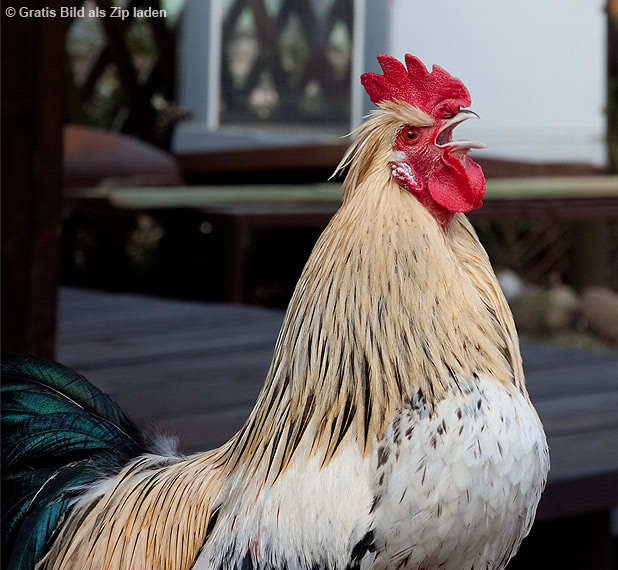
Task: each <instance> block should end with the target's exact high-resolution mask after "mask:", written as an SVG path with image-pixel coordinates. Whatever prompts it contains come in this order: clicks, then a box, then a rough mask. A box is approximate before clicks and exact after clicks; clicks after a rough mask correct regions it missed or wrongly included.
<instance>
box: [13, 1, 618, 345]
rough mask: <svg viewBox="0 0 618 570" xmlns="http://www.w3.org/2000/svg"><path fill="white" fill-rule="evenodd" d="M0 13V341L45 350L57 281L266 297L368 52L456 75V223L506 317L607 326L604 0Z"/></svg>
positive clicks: (293, 250) (351, 110)
mask: <svg viewBox="0 0 618 570" xmlns="http://www.w3.org/2000/svg"><path fill="white" fill-rule="evenodd" d="M4 4H5V5H7V6H8V5H9V4H10V3H6V2H5V3H4ZM5 8H6V6H5V7H3V13H2V18H3V22H2V26H3V28H2V31H3V33H2V198H3V211H2V216H3V245H2V264H3V271H2V287H3V289H2V292H3V329H2V330H3V346H4V347H5V348H7V349H15V348H19V349H23V348H26V349H29V350H30V349H36V350H35V351H39V352H43V353H47V354H52V353H53V343H54V331H55V300H56V291H57V287H58V285H59V284H64V285H71V286H78V287H85V288H92V289H103V290H109V291H132V292H139V293H148V294H154V295H160V296H166V297H175V298H183V299H195V300H205V301H221V300H223V301H235V302H239V301H241V302H245V303H253V304H260V305H267V306H271V307H285V305H286V303H287V301H288V299H289V297H290V295H291V292H292V289H293V287H294V284H295V282H296V279H297V278H298V275H299V273H300V271H301V269H302V266H303V264H304V262H305V260H306V258H307V256H308V254H309V252H310V250H311V248H312V246H313V244H314V242H315V240H316V238H317V236H318V235H319V233H320V231H321V229H322V228H323V227H324V225H325V223H326V221H327V220H328V217H329V216H330V214H332V212H334V211H335V209H336V207H337V203H338V194H337V188H336V182H337V181H334V182H335V187H334V189H333V188H330V187H325V186H321V185H319V184H318V183H324V182H326V181H327V179H328V177H329V176H330V174H331V173H332V171H333V170H334V168H335V166H336V165H337V163H338V161H339V160H340V158H341V157H342V156H343V153H344V152H345V149H346V147H347V145H348V144H349V143H348V139H346V138H342V137H344V136H345V135H346V134H347V133H349V132H350V131H351V130H352V129H353V128H354V127H355V126H357V125H358V124H359V123H360V122H361V121H362V117H363V116H364V115H365V114H366V113H367V112H368V111H369V110H370V109H371V104H370V102H369V100H368V98H367V97H366V95H365V94H364V92H363V90H362V88H361V86H360V83H359V81H358V77H359V75H360V74H361V73H362V72H364V71H378V69H377V63H376V60H375V55H376V54H377V53H381V52H386V53H391V54H393V55H395V56H397V57H398V58H402V57H403V55H404V54H405V53H407V52H409V53H413V54H415V55H417V56H419V57H420V58H421V59H422V60H423V61H424V62H425V63H426V64H427V65H431V64H433V63H438V64H440V65H441V66H443V67H445V68H446V69H448V70H449V71H450V72H451V73H452V74H453V75H456V76H458V77H460V78H462V79H463V81H464V82H465V83H466V85H467V86H468V87H469V89H470V91H471V93H472V98H473V105H472V108H473V109H474V110H475V111H476V112H478V113H479V115H480V116H481V118H482V120H481V121H474V122H472V121H471V122H469V124H466V125H465V126H463V127H460V128H461V134H459V133H458V134H459V136H462V137H463V136H470V137H474V138H478V139H480V140H483V141H484V142H486V143H488V145H489V148H488V149H487V150H484V151H481V152H477V153H476V154H475V159H476V160H477V161H479V162H480V163H481V164H482V166H483V167H484V171H485V174H486V176H487V178H488V181H489V182H488V193H487V201H486V208H484V209H482V210H481V211H480V212H473V213H472V215H471V217H472V219H473V221H474V224H475V226H476V228H477V231H478V232H479V235H480V236H481V239H482V241H483V243H484V245H485V247H486V248H487V250H488V252H489V254H490V256H491V258H492V261H493V263H494V266H495V267H496V269H497V270H498V272H499V274H500V276H501V280H502V283H503V285H504V287H505V290H506V291H507V294H508V296H509V300H510V301H511V303H512V307H513V309H514V311H515V315H516V318H517V321H518V325H519V327H520V330H522V332H524V333H527V334H529V335H531V336H533V337H540V338H544V339H545V338H546V339H558V341H559V342H563V343H567V344H573V343H574V344H576V345H583V346H592V347H595V348H602V349H604V348H608V347H609V348H611V347H615V346H616V344H617V343H618V331H617V330H616V327H617V323H618V316H617V315H618V313H617V311H618V308H617V305H618V300H617V299H616V293H615V291H616V290H617V289H618V222H617V218H618V213H617V205H616V201H617V199H618V198H617V196H618V185H617V183H616V178H614V177H613V174H614V173H616V169H617V167H618V1H617V0H610V1H609V2H608V3H607V4H606V3H605V0H569V1H568V2H564V1H558V0H543V1H541V2H538V1H533V0H525V1H522V2H519V3H516V4H515V3H511V5H509V6H502V5H500V6H498V5H497V4H496V3H494V2H491V1H490V0H479V1H478V2H475V3H473V4H472V5H470V4H469V3H468V4H465V5H464V4H463V3H457V4H455V3H452V2H447V1H446V0H440V1H436V2H433V3H431V6H425V5H424V6H422V7H421V6H418V5H416V3H411V2H406V1H404V0H391V1H389V2H383V3H382V2H380V3H372V2H367V1H362V0H310V1H309V0H307V1H299V0H212V1H208V0H202V1H200V0H125V1H121V0H118V1H116V0H83V1H73V2H68V1H65V2H57V1H53V0H49V1H40V2H39V1H36V0H31V1H29V2H22V3H21V5H20V7H18V8H19V10H18V12H17V14H16V15H15V16H14V17H9V16H8V15H7V13H6V10H5ZM24 10H25V11H24ZM530 180H534V181H535V182H530ZM314 184H318V187H316V191H315V192H314V193H313V197H311V196H309V197H307V194H308V193H309V194H311V191H312V188H314V186H313V185H314ZM239 185H241V187H242V192H241V193H240V194H239V193H238V191H239V187H238V186H239ZM272 188H275V189H276V190H277V192H276V194H269V193H268V192H269V191H270V189H272ZM301 190H302V192H301ZM213 192H214V193H215V194H214V195H213ZM247 192H248V193H249V194H247ZM301 194H302V196H301Z"/></svg>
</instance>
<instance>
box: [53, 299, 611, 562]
mask: <svg viewBox="0 0 618 570" xmlns="http://www.w3.org/2000/svg"><path fill="white" fill-rule="evenodd" d="M60 301H61V302H60V311H59V315H60V327H59V334H58V340H59V347H58V359H59V360H60V361H61V362H64V363H65V364H68V365H69V366H72V367H74V368H75V369H77V370H78V371H80V372H82V373H84V374H85V375H86V376H87V377H88V378H89V379H90V380H91V381H93V382H94V383H95V384H97V385H98V386H99V387H101V388H102V389H103V390H105V391H106V392H108V393H109V394H110V395H111V396H112V397H113V398H114V399H115V400H116V401H118V402H119V403H120V405H121V406H122V407H123V408H124V409H125V410H126V411H127V412H128V413H129V414H130V415H131V416H133V417H135V418H140V419H142V420H144V421H146V422H157V423H159V424H160V425H163V426H165V427H167V428H169V429H170V430H172V431H174V432H176V433H179V434H181V448H182V450H183V451H185V452H192V451H197V450H203V449H209V448H212V447H215V446H217V445H219V444H221V443H222V442H224V441H225V440H226V439H227V438H229V437H230V436H231V435H232V434H233V433H234V432H235V431H236V430H237V429H239V428H240V427H241V426H242V424H243V422H244V421H245V419H246V418H247V416H248V415H249V412H250V410H251V408H252V407H253V404H254V402H255V399H256V396H257V394H258V391H259V390H260V388H261V385H262V382H263V379H264V376H265V374H266V370H267V368H268V365H269V362H270V358H271V355H272V350H273V347H274V343H275V340H276V336H277V333H278V331H279V327H280V325H281V321H282V318H283V312H282V311H279V310H273V309H265V308H260V307H251V306H243V305H229V304H206V303H193V302H182V301H172V300H163V299H157V298H149V297H143V296H137V295H126V294H109V293H98V292H88V291H81V290H74V289H63V290H62V291H61V295H60ZM522 353H523V357H524V367H525V370H526V377H527V382H528V387H529V390H530V394H531V396H532V399H533V401H534V403H535V405H536V407H537V410H538V412H539V415H540V417H541V419H542V421H543V423H544V425H545V428H546V431H547V435H548V440H549V445H550V449H551V458H552V470H551V472H550V477H549V484H548V486H547V489H546V491H545V494H544V496H543V499H542V500H541V504H540V506H539V510H538V514H537V524H536V525H535V530H534V531H533V533H532V535H531V536H530V537H529V538H528V539H527V540H526V541H525V542H524V547H523V549H522V552H521V554H520V555H519V556H518V558H517V559H515V561H514V562H513V563H512V565H510V566H509V570H513V569H515V570H516V569H517V568H526V570H534V569H536V568H539V569H541V568H542V569H543V570H547V569H549V568H560V569H561V570H570V569H573V570H575V569H577V570H600V569H603V570H609V569H610V568H611V566H610V562H609V548H610V534H609V533H610V530H609V525H610V519H609V517H610V511H611V509H613V508H616V507H617V506H618V353H615V352H589V351H579V350H572V349H567V348H563V347H556V346H550V345H542V344H536V343H530V342H524V343H523V344H522Z"/></svg>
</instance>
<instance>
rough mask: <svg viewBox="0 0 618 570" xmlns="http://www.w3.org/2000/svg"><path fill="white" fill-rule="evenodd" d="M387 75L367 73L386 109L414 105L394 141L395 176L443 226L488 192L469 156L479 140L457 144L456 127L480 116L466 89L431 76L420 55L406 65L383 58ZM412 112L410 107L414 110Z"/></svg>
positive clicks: (367, 83)
mask: <svg viewBox="0 0 618 570" xmlns="http://www.w3.org/2000/svg"><path fill="white" fill-rule="evenodd" d="M378 61H379V63H380V66H381V67H382V71H383V73H384V74H383V75H380V74H377V73H365V74H363V75H362V76H361V82H362V84H363V86H364V87H365V89H366V91H367V93H368V94H369V97H370V98H371V100H372V101H373V102H374V103H375V104H376V105H377V106H378V107H379V108H381V109H389V108H390V109H393V108H394V107H401V106H403V107H407V108H408V109H409V108H410V107H411V108H412V109H411V110H412V111H414V113H413V114H412V115H410V116H411V117H412V120H410V121H409V122H403V123H400V124H398V125H397V127H396V129H395V132H394V133H393V135H394V140H393V141H392V152H391V154H390V157H389V159H390V163H391V171H392V175H393V177H394V179H395V181H396V182H397V184H399V185H400V186H401V187H402V188H404V189H405V190H407V191H408V192H410V193H412V194H413V195H415V196H416V197H417V198H418V199H419V200H420V201H421V203H423V204H424V205H425V206H426V207H427V208H428V209H429V211H430V212H431V213H432V214H433V215H434V216H435V217H436V218H437V219H438V220H439V221H440V222H441V223H442V224H443V225H448V221H450V219H451V218H452V216H453V214H454V213H455V212H467V211H469V210H472V209H474V208H479V207H480V206H481V204H482V198H483V194H484V192H485V178H484V177H483V172H482V170H481V167H480V166H479V165H478V164H476V163H475V162H474V161H473V160H471V159H470V158H469V157H468V152H469V151H470V149H472V148H485V145H484V144H482V143H480V142H478V141H473V140H459V141H453V140H452V133H453V129H454V128H455V127H456V126H457V125H458V124H459V123H461V122H462V121H465V120H466V119H469V118H471V117H477V115H476V114H475V113H473V112H472V111H469V110H466V109H464V107H468V106H469V105H470V102H471V100H470V94H469V93H468V90H467V89H466V87H465V85H464V84H463V83H462V82H461V81H460V80H459V79H457V78H455V77H453V76H452V75H450V74H449V73H448V72H447V71H445V70H444V69H442V68H441V67H438V66H437V65H435V66H434V67H433V69H432V70H431V72H429V71H428V70H427V68H426V67H425V66H424V65H423V63H422V62H421V61H420V60H419V59H418V58H416V57H413V56H411V55H406V58H405V61H406V65H405V66H404V65H403V64H402V63H401V62H399V61H398V60H397V59H395V58H393V57H390V56H388V55H380V56H378ZM409 110H410V109H409Z"/></svg>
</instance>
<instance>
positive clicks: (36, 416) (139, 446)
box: [2, 355, 145, 570]
mask: <svg viewBox="0 0 618 570" xmlns="http://www.w3.org/2000/svg"><path fill="white" fill-rule="evenodd" d="M144 450H145V449H144V444H143V441H142V439H141V437H140V435H139V433H138V430H137V428H136V427H135V426H134V425H133V424H132V423H131V421H130V420H129V419H128V418H127V417H126V416H125V415H124V413H123V412H122V410H120V408H119V407H118V406H117V405H116V404H115V403H114V402H113V401H112V400H111V399H110V398H109V397H108V396H106V395H105V394H104V393H103V392H101V391H100V390H99V389H97V388H96V387H95V386H93V385H92V384H90V383H89V382H88V381H87V380H86V379H85V378H84V377H83V376H81V375H80V374H77V373H76V372H74V371H73V370H71V369H69V368H67V367H65V366H62V365H60V364H57V363H55V362H51V361H47V360H42V359H39V358H36V357H32V356H21V355H19V356H7V357H3V359H2V567H3V568H6V569H8V570H30V569H32V568H34V565H35V563H36V562H37V560H39V559H40V558H41V557H42V556H43V554H44V553H45V550H46V548H47V545H48V544H49V541H50V538H51V536H52V534H53V531H54V529H55V528H56V527H57V525H58V524H61V523H62V520H63V517H64V516H65V515H66V513H67V511H68V510H69V509H70V508H71V502H72V501H73V500H74V499H75V497H77V496H78V495H79V493H80V492H83V490H84V489H85V488H87V487H88V486H89V485H91V484H92V483H93V482H95V481H96V480H97V479H99V478H101V477H103V476H105V475H107V474H109V473H110V472H111V471H113V470H117V469H118V468H120V467H121V466H122V465H123V464H125V463H126V462H127V461H128V460H129V459H131V458H132V457H136V456H137V455H139V454H140V453H143V452H144Z"/></svg>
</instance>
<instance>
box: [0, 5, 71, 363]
mask: <svg viewBox="0 0 618 570" xmlns="http://www.w3.org/2000/svg"><path fill="white" fill-rule="evenodd" d="M64 4H66V3H64ZM60 7H61V3H60V0H27V1H24V0H20V1H19V2H4V3H3V5H2V40H1V41H2V351H3V352H30V353H36V354H39V355H42V356H48V357H52V356H53V355H54V345H55V334H56V304H57V288H58V257H59V248H60V200H61V192H62V123H63V118H64V117H63V114H64V100H63V97H62V92H63V78H64V75H63V62H64V36H65V28H66V24H67V23H68V19H66V18H62V17H61V16H60ZM11 8H14V9H15V11H16V13H15V15H13V16H10V14H11V13H12V12H11ZM20 10H21V12H20ZM26 10H33V11H35V10H38V11H39V12H38V14H39V17H36V16H35V15H32V16H28V15H27V14H28V13H27V12H25V11H26ZM53 12H55V15H53ZM30 14H35V13H34V12H31V13H30ZM45 14H46V15H45ZM41 15H43V16H41Z"/></svg>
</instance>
